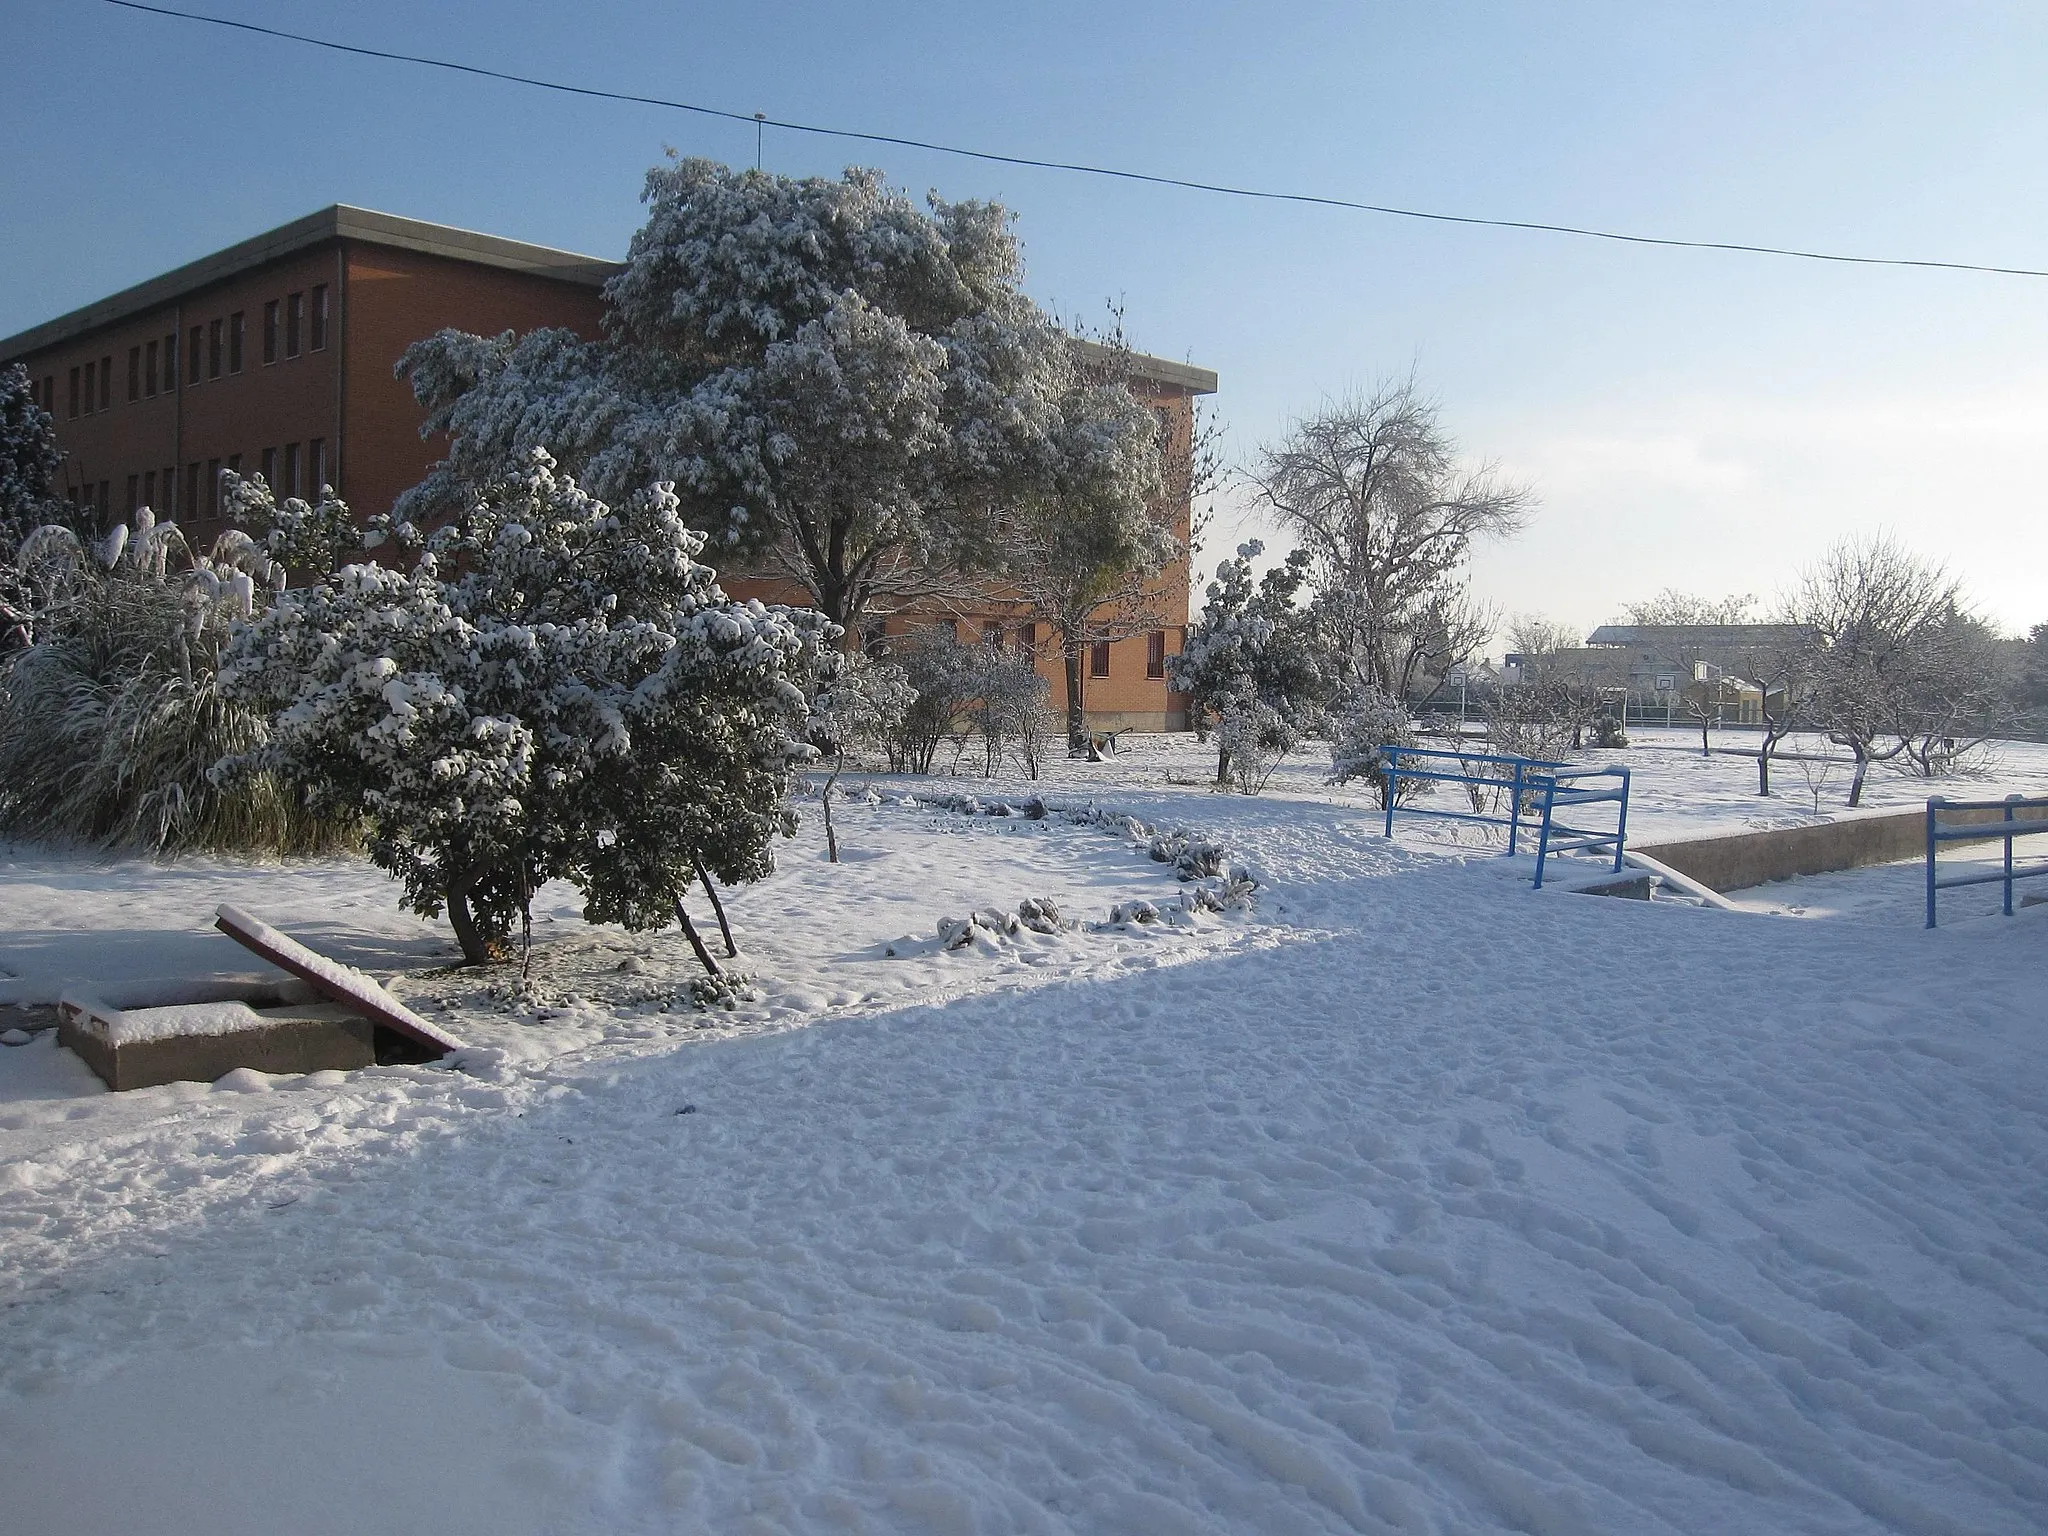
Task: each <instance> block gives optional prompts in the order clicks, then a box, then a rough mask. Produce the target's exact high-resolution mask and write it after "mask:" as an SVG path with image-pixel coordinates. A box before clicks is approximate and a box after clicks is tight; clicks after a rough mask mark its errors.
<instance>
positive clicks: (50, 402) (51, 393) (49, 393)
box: [43, 373, 57, 416]
mask: <svg viewBox="0 0 2048 1536" xmlns="http://www.w3.org/2000/svg"><path fill="white" fill-rule="evenodd" d="M43 409H44V410H45V411H46V412H48V413H49V414H50V415H52V416H54V415H56V414H57V376H56V375H55V374H54V373H46V374H44V375H43Z"/></svg>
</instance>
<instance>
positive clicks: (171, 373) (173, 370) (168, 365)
mask: <svg viewBox="0 0 2048 1536" xmlns="http://www.w3.org/2000/svg"><path fill="white" fill-rule="evenodd" d="M177 387H178V333H177V332H176V331H173V332H171V334H170V335H168V336H166V337H165V338H164V393H165V394H169V393H170V392H171V391H172V390H174V389H176V388H177Z"/></svg>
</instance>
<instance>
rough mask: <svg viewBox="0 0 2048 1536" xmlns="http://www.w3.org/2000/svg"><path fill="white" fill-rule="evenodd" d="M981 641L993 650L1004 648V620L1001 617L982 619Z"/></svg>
mask: <svg viewBox="0 0 2048 1536" xmlns="http://www.w3.org/2000/svg"><path fill="white" fill-rule="evenodd" d="M981 643H982V644H983V645H985V646H987V647H988V648H989V649H990V650H992V651H1000V650H1001V649H1002V648H1003V621H1002V620H1001V619H983V620H982V621H981Z"/></svg>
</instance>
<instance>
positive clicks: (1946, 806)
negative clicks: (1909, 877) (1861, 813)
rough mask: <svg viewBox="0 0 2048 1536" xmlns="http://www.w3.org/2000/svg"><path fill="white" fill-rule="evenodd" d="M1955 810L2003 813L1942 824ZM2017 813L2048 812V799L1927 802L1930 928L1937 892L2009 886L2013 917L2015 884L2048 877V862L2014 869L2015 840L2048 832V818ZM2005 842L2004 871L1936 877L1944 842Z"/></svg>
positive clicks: (2012, 797)
mask: <svg viewBox="0 0 2048 1536" xmlns="http://www.w3.org/2000/svg"><path fill="white" fill-rule="evenodd" d="M1952 811H2002V812H2004V815H2003V816H2002V817H2001V818H2000V819H1999V820H1997V821H1977V822H1972V823H1970V824H1968V825H1966V826H1950V827H1944V826H1943V825H1941V818H1942V815H1943V814H1944V813H1945V812H1952ZM2015 811H2048V796H2039V797H2036V798H2034V799H2028V798H2027V797H2026V796H2024V795H2007V796H2006V797H2005V798H2004V799H2003V800H1945V799H1943V798H1942V797H1941V796H1940V795H1936V796H1934V798H1933V799H1931V800H1929V801H1928V802H1927V926H1928V927H1930V928H1932V927H1933V926H1934V896H1935V892H1937V891H1949V890H1954V889H1956V888H1957V887H1958V886H1964V885H1993V884H1999V885H2003V886H2004V887H2005V915H2006V916H2007V917H2011V916H2012V883H2013V881H2015V880H2025V879H2028V878H2030V877H2032V876H2034V875H2048V862H2043V863H2040V864H2034V865H2030V866H2028V867H2026V868H2023V869H2014V868H2013V866H2012V840H2013V839H2014V838H2016V837H2027V836H2030V835H2032V834H2034V833H2039V832H2048V816H2029V817H2025V818H2020V817H2016V816H2014V815H2013V812H2015ZM1963 842H1972V843H1982V842H2002V843H2004V844H2005V864H2004V867H2003V868H2002V869H1998V870H1994V871H1992V872H1990V873H1987V874H1976V875H1950V876H1949V877H1948V878H1947V879H1945V880H1944V879H1938V878H1936V875H1935V864H1936V858H1935V856H1936V854H1938V853H1939V852H1940V851H1941V845H1942V844H1943V843H1963Z"/></svg>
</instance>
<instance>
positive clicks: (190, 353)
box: [185, 325, 206, 384]
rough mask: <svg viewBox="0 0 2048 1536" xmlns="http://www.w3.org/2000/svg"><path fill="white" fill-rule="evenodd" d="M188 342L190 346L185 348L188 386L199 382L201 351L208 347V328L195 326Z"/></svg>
mask: <svg viewBox="0 0 2048 1536" xmlns="http://www.w3.org/2000/svg"><path fill="white" fill-rule="evenodd" d="M186 340H187V343H188V345H187V346H186V348H185V382H186V383H187V384H197V383H198V382H199V349H200V348H201V347H203V346H205V345H206V328H205V327H204V326H200V325H195V326H193V327H192V334H191V335H190V336H189V337H187V338H186Z"/></svg>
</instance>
